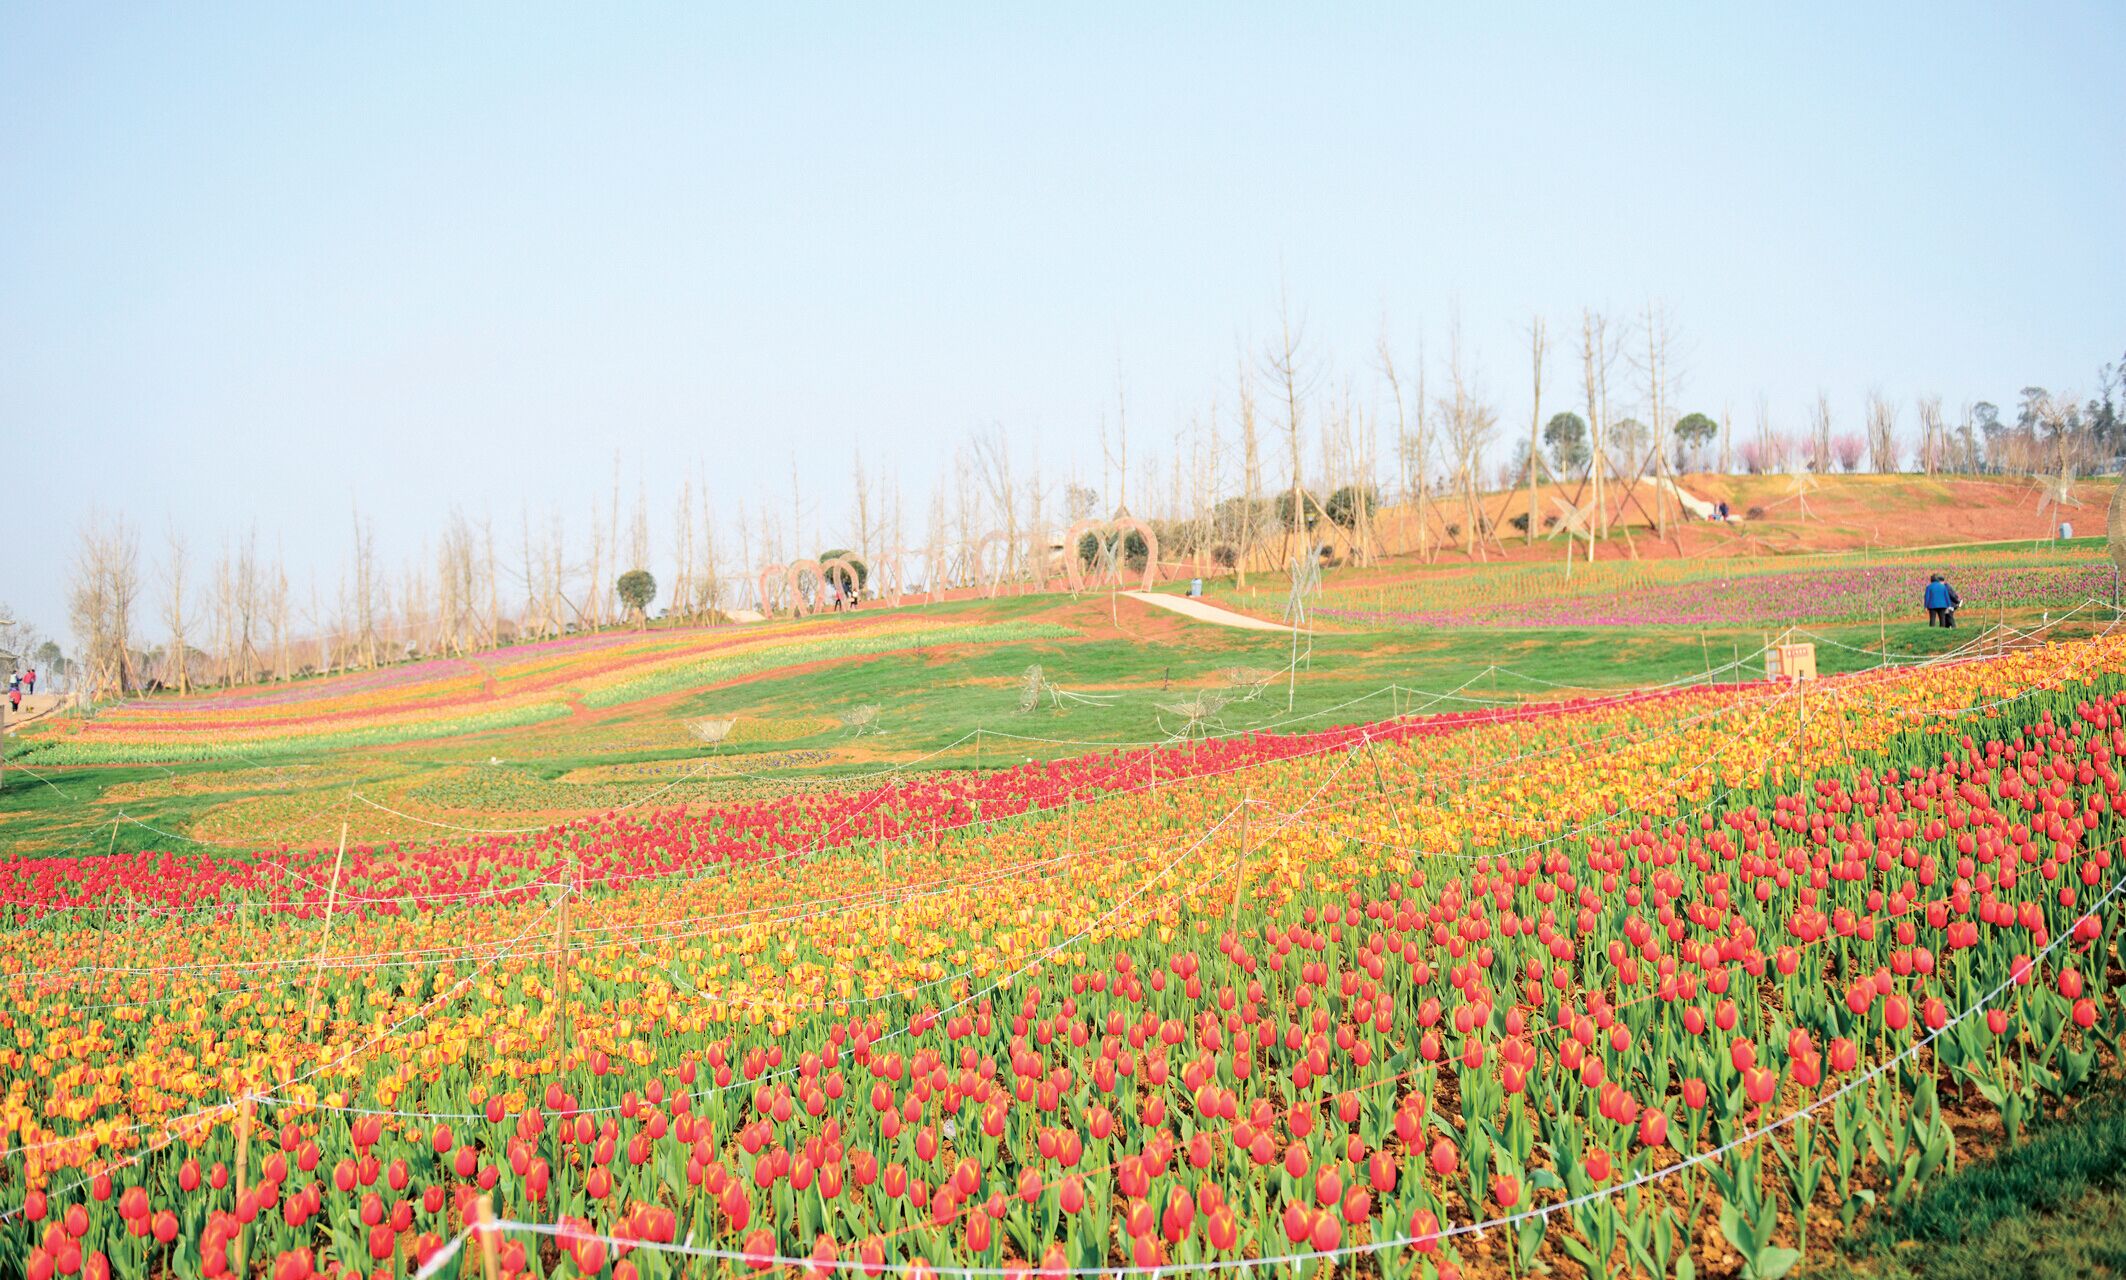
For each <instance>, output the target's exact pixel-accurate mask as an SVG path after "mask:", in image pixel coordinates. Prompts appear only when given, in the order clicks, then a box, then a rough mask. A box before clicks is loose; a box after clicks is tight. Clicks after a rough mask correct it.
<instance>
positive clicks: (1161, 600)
mask: <svg viewBox="0 0 2126 1280" xmlns="http://www.w3.org/2000/svg"><path fill="white" fill-rule="evenodd" d="M1123 594H1124V595H1127V596H1128V597H1129V598H1130V599H1132V600H1142V601H1143V602H1144V603H1146V604H1148V605H1151V606H1152V607H1154V608H1157V609H1166V610H1170V611H1172V612H1174V613H1178V614H1180V615H1182V616H1183V617H1186V618H1194V619H1195V620H1196V621H1198V622H1209V623H1213V624H1215V625H1217V626H1221V627H1238V628H1240V629H1241V630H1243V631H1290V630H1291V628H1290V627H1288V626H1286V625H1284V624H1283V623H1282V622H1268V621H1265V620H1264V619H1261V618H1251V617H1249V616H1248V615H1246V614H1244V613H1235V612H1233V611H1232V610H1231V609H1225V608H1221V607H1219V606H1218V605H1215V604H1212V603H1211V602H1210V601H1208V600H1201V599H1191V598H1190V597H1188V596H1165V595H1160V594H1158V593H1157V592H1153V591H1126V592H1124V593H1123Z"/></svg>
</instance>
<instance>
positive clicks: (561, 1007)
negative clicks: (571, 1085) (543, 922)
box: [554, 865, 576, 1069]
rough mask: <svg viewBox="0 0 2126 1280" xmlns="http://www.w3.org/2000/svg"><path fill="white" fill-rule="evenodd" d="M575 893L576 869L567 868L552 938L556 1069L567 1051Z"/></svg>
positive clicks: (572, 867)
mask: <svg viewBox="0 0 2126 1280" xmlns="http://www.w3.org/2000/svg"><path fill="white" fill-rule="evenodd" d="M575 894H576V869H575V867H574V866H573V865H572V866H571V867H570V868H569V874H568V884H567V885H566V886H565V887H564V888H563V890H562V895H561V912H560V919H559V920H557V921H556V922H555V938H554V1000H555V1002H556V1008H557V1011H558V1014H557V1020H556V1022H555V1029H556V1032H557V1039H556V1040H555V1042H554V1065H555V1067H556V1068H557V1069H558V1068H559V1067H560V1066H561V1064H562V1061H563V1058H564V1055H566V1054H567V1053H568V906H569V899H570V898H573V897H574V896H575Z"/></svg>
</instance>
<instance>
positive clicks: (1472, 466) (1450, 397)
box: [1439, 319, 1498, 555]
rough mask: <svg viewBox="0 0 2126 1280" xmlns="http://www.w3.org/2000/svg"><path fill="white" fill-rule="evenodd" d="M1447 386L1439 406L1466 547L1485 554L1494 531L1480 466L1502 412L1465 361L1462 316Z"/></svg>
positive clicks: (1451, 341) (1451, 337)
mask: <svg viewBox="0 0 2126 1280" xmlns="http://www.w3.org/2000/svg"><path fill="white" fill-rule="evenodd" d="M1447 387H1448V394H1447V395H1446V396H1444V397H1442V398H1441V400H1440V402H1439V410H1440V416H1441V418H1443V419H1444V420H1445V429H1446V439H1445V440H1444V441H1443V443H1444V444H1445V446H1446V448H1447V451H1448V454H1449V458H1448V460H1449V462H1451V463H1452V464H1453V466H1454V470H1455V483H1456V484H1457V485H1458V486H1459V487H1460V489H1461V491H1462V507H1463V513H1464V514H1463V522H1462V550H1463V551H1464V552H1465V553H1468V554H1471V555H1482V554H1483V545H1484V542H1485V541H1486V540H1487V538H1488V536H1489V532H1490V531H1489V529H1488V528H1487V527H1486V522H1485V519H1484V509H1483V502H1482V500H1481V499H1480V498H1479V496H1478V494H1477V478H1478V469H1479V467H1480V466H1481V464H1482V461H1483V456H1484V449H1485V447H1486V446H1487V445H1488V444H1489V443H1490V440H1491V432H1492V429H1493V428H1494V427H1496V426H1497V425H1498V414H1497V412H1496V411H1495V410H1493V409H1492V407H1491V406H1490V405H1488V404H1486V403H1484V401H1483V399H1482V398H1481V396H1480V395H1479V394H1478V392H1477V389H1476V384H1475V379H1474V376H1473V375H1472V374H1471V373H1470V372H1469V370H1468V368H1467V367H1466V366H1465V365H1464V363H1463V360H1462V326H1461V321H1460V320H1459V319H1457V320H1455V322H1454V325H1453V328H1452V329H1451V331H1450V332H1449V334H1448V340H1447Z"/></svg>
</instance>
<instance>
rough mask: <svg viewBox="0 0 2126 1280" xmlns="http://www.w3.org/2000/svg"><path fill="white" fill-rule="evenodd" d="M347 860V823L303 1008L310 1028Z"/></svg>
mask: <svg viewBox="0 0 2126 1280" xmlns="http://www.w3.org/2000/svg"><path fill="white" fill-rule="evenodd" d="M346 860H347V824H346V823H344V822H342V823H341V824H340V851H339V853H338V854H337V855H336V856H334V858H333V859H332V887H331V888H329V889H327V890H325V932H324V935H323V936H322V937H320V938H319V939H318V940H317V973H316V974H314V975H313V976H312V977H311V979H310V1001H309V1003H308V1004H307V1005H305V1006H304V1008H303V1027H304V1029H306V1030H307V1029H308V1028H309V1026H310V1019H311V1017H312V1016H313V1015H315V1014H316V1013H317V987H318V984H319V983H320V982H323V981H324V980H325V950H326V948H327V947H329V946H331V945H332V911H333V908H334V907H336V906H337V905H339V900H340V867H341V865H342V864H344V863H345V862H346Z"/></svg>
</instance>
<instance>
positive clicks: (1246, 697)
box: [1218, 667, 1278, 702]
mask: <svg viewBox="0 0 2126 1280" xmlns="http://www.w3.org/2000/svg"><path fill="white" fill-rule="evenodd" d="M1218 674H1219V675H1220V676H1221V677H1223V678H1224V680H1225V683H1226V691H1227V693H1228V695H1229V696H1230V697H1231V698H1232V700H1233V701H1235V702H1253V701H1255V700H1256V699H1257V698H1260V697H1261V696H1262V691H1263V690H1265V689H1267V688H1269V687H1270V682H1271V681H1273V680H1275V679H1276V678H1277V675H1278V673H1277V672H1275V671H1270V670H1267V669H1265V668H1262V667H1226V668H1225V669H1223V670H1221V671H1220V672H1219V673H1218Z"/></svg>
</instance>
